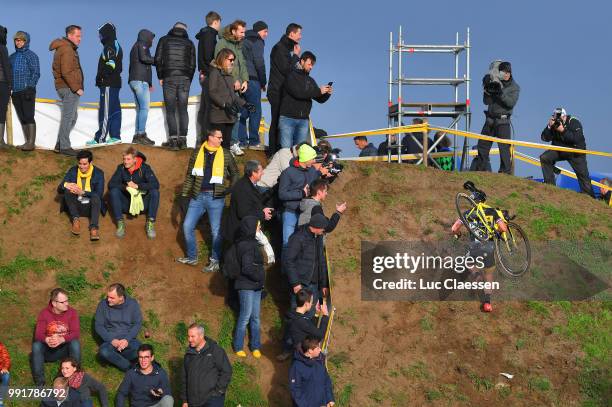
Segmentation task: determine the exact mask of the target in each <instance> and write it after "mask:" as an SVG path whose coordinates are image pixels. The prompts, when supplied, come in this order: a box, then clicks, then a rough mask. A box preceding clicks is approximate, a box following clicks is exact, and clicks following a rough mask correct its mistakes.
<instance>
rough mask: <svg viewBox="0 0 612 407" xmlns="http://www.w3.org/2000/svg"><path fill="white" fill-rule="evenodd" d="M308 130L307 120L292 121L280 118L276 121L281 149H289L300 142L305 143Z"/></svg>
mask: <svg viewBox="0 0 612 407" xmlns="http://www.w3.org/2000/svg"><path fill="white" fill-rule="evenodd" d="M309 130H310V126H309V124H308V119H292V118H290V117H287V116H281V117H280V119H279V120H278V131H279V133H280V145H281V148H291V147H292V146H294V145H296V144H299V143H301V142H302V141H307V140H308V131H309Z"/></svg>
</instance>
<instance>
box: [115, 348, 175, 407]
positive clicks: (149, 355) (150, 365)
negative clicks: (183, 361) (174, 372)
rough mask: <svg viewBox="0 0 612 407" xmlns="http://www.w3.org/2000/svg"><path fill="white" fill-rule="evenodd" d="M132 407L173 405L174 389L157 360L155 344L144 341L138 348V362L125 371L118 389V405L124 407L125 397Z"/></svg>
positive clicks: (170, 406) (169, 406)
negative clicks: (154, 351) (154, 353)
mask: <svg viewBox="0 0 612 407" xmlns="http://www.w3.org/2000/svg"><path fill="white" fill-rule="evenodd" d="M128 397H129V399H130V406H131V407H172V406H173V405H174V399H173V398H172V389H171V388H170V380H169V379H168V374H167V373H166V371H165V370H164V368H163V367H161V365H160V364H159V363H157V362H156V361H155V355H153V346H151V345H149V344H148V343H143V344H142V345H140V347H139V348H138V364H136V365H135V366H134V367H132V368H131V369H130V370H128V371H127V372H126V373H125V376H124V377H123V381H122V382H121V384H120V385H119V390H117V402H116V403H115V406H116V407H123V406H124V405H125V399H126V398H128Z"/></svg>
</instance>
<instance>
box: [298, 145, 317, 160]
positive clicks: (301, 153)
mask: <svg viewBox="0 0 612 407" xmlns="http://www.w3.org/2000/svg"><path fill="white" fill-rule="evenodd" d="M316 156H317V152H316V151H315V150H314V148H312V147H310V146H309V145H308V144H302V146H301V147H300V149H299V150H298V160H299V161H300V162H301V163H305V162H306V161H310V160H314V159H315V157H316Z"/></svg>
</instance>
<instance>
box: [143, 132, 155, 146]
mask: <svg viewBox="0 0 612 407" xmlns="http://www.w3.org/2000/svg"><path fill="white" fill-rule="evenodd" d="M140 139H141V140H142V142H143V144H146V145H148V146H154V145H155V142H154V141H153V140H151V139H150V138H148V137H147V133H142V134H141V135H140Z"/></svg>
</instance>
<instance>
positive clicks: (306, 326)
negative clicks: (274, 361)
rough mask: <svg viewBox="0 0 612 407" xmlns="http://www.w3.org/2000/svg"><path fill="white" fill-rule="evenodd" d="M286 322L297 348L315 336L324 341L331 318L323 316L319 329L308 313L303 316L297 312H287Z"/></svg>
mask: <svg viewBox="0 0 612 407" xmlns="http://www.w3.org/2000/svg"><path fill="white" fill-rule="evenodd" d="M313 307H314V305H313ZM286 321H287V327H288V329H289V336H290V337H291V341H292V343H293V344H294V345H295V346H297V345H298V344H299V343H300V342H302V341H303V340H304V339H305V338H306V337H307V336H314V337H316V338H318V339H319V340H323V338H324V337H325V331H326V330H327V322H328V321H329V317H328V316H325V315H322V316H321V324H320V325H319V327H317V324H316V323H315V321H314V320H313V319H312V318H310V317H308V316H307V313H306V314H301V313H299V312H297V311H296V310H293V311H289V312H287V318H286Z"/></svg>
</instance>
